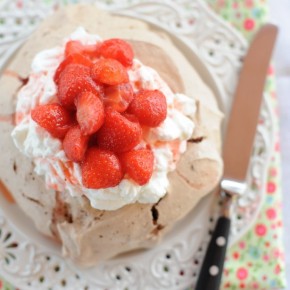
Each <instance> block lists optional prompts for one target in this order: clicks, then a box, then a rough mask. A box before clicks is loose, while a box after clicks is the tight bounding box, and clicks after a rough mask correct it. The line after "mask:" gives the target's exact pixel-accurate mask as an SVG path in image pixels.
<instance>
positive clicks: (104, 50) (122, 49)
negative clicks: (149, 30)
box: [99, 38, 134, 66]
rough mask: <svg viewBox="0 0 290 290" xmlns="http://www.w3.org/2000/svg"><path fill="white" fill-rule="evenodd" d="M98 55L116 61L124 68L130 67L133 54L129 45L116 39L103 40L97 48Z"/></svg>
mask: <svg viewBox="0 0 290 290" xmlns="http://www.w3.org/2000/svg"><path fill="white" fill-rule="evenodd" d="M99 53H100V55H102V56H103V57H105V58H113V59H116V60H118V61H119V62H120V63H121V64H122V65H124V66H131V65H132V63H133V58H134V52H133V49H132V47H131V45H130V44H129V43H128V42H126V41H124V40H122V39H118V38H112V39H108V40H105V41H104V42H103V43H102V44H101V45H100V47H99Z"/></svg>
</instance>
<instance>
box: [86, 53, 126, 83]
mask: <svg viewBox="0 0 290 290" xmlns="http://www.w3.org/2000/svg"><path fill="white" fill-rule="evenodd" d="M92 78H93V80H94V81H96V82H99V83H103V84H107V85H119V84H123V83H127V82H128V81H129V76H128V73H127V71H126V69H125V67H124V66H123V65H122V64H121V63H120V62H118V61H117V60H114V59H109V58H107V59H105V58H103V59H99V60H97V61H96V62H95V64H94V65H93V68H92Z"/></svg>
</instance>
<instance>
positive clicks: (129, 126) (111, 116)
mask: <svg viewBox="0 0 290 290" xmlns="http://www.w3.org/2000/svg"><path fill="white" fill-rule="evenodd" d="M141 134H142V128H141V126H140V124H139V122H138V120H137V118H136V117H135V116H133V115H125V116H124V115H121V114H120V113H118V112H116V111H114V110H113V109H111V108H107V109H106V117H105V122H104V125H103V126H102V127H101V129H100V130H99V131H98V132H97V143H98V145H99V147H100V148H103V149H107V150H111V151H113V152H125V151H129V150H131V149H133V148H134V147H135V146H136V145H137V144H138V143H139V142H140V140H141Z"/></svg>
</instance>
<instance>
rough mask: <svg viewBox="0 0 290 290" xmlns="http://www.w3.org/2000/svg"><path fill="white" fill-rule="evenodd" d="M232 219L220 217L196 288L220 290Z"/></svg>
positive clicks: (200, 289) (196, 289) (197, 289)
mask: <svg viewBox="0 0 290 290" xmlns="http://www.w3.org/2000/svg"><path fill="white" fill-rule="evenodd" d="M230 226H231V220H230V219H229V218H227V217H223V216H222V217H220V218H219V219H218V221H217V224H216V227H215V230H214V232H213V235H212V238H211V240H210V243H209V246H208V248H207V251H206V255H205V258H204V261H203V264H202V267H201V271H200V274H199V277H198V281H197V285H196V288H195V290H219V289H220V283H221V278H222V274H223V268H224V261H225V255H226V251H227V245H228V238H229V232H230Z"/></svg>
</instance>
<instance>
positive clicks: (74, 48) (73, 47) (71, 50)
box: [65, 40, 98, 57]
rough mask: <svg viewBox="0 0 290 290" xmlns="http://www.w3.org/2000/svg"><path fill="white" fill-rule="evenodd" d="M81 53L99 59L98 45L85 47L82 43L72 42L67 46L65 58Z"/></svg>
mask: <svg viewBox="0 0 290 290" xmlns="http://www.w3.org/2000/svg"><path fill="white" fill-rule="evenodd" d="M75 53H79V54H83V55H85V56H87V57H97V56H98V46H97V45H83V44H82V43H81V42H80V41H77V40H70V41H68V42H67V44H66V46H65V57H68V56H70V55H72V54H75Z"/></svg>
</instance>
